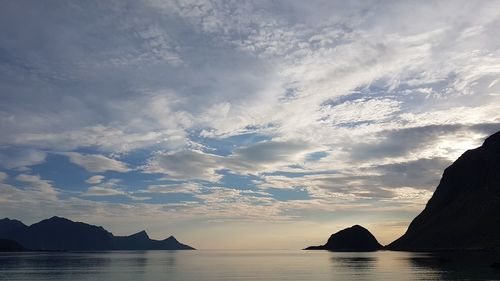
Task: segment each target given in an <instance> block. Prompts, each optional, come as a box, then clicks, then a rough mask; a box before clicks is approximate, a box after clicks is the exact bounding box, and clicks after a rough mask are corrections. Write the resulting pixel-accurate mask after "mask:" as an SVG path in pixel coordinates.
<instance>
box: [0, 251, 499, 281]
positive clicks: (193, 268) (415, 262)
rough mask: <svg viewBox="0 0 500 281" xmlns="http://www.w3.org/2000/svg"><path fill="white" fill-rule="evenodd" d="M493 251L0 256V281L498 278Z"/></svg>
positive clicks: (28, 254) (200, 252)
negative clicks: (446, 252) (450, 252)
mask: <svg viewBox="0 0 500 281" xmlns="http://www.w3.org/2000/svg"><path fill="white" fill-rule="evenodd" d="M495 261H500V257H499V256H498V255H495V254H491V253H476V254H467V255H465V254H429V253H409V252H390V251H379V252H371V253H332V252H324V251H130V252H127V251H124V252H96V253H89V252H86V253H57V252H53V253H17V254H1V253H0V281H3V280H31V281H46V280H72V281H90V280H119V281H128V280H134V281H135V280H179V281H181V280H213V281H215V280H217V281H219V280H266V281H272V280H297V281H298V280H384V281H385V280H500V270H499V269H495V268H493V267H490V265H491V264H492V263H493V262H495Z"/></svg>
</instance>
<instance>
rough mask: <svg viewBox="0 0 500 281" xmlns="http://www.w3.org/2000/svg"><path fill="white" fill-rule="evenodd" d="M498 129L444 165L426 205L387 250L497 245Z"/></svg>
mask: <svg viewBox="0 0 500 281" xmlns="http://www.w3.org/2000/svg"><path fill="white" fill-rule="evenodd" d="M499 233H500V132H497V133H495V134H494V135H492V136H490V137H488V138H487V139H486V140H485V141H484V143H483V145H482V146H481V147H478V148H476V149H473V150H469V151H467V152H465V153H464V154H463V155H462V156H460V158H458V159H457V160H456V161H455V162H454V163H453V164H452V165H451V166H449V167H448V168H446V170H445V171H444V174H443V176H442V178H441V181H440V183H439V185H438V187H437V188H436V191H435V192H434V194H433V196H432V198H431V199H430V200H429V202H428V203H427V205H426V207H425V209H424V210H423V211H422V212H421V213H420V214H419V215H418V216H417V217H416V218H415V219H414V220H413V221H412V222H411V224H410V226H409V227H408V230H407V231H406V233H405V234H404V235H403V236H401V237H400V238H399V239H397V240H396V241H394V242H392V243H391V244H389V245H388V246H387V249H390V250H406V251H439V250H485V249H495V250H500V236H499Z"/></svg>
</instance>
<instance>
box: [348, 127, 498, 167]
mask: <svg viewBox="0 0 500 281" xmlns="http://www.w3.org/2000/svg"><path fill="white" fill-rule="evenodd" d="M499 130H500V123H485V124H475V125H465V124H453V125H429V126H422V127H413V128H404V129H396V130H384V131H381V132H378V133H376V135H377V137H376V140H375V141H371V142H364V141H363V140H360V141H359V142H356V143H353V144H352V145H351V146H348V147H346V148H345V149H346V150H347V151H348V152H349V154H350V157H352V159H354V160H356V161H362V160H370V159H382V158H385V157H405V156H407V155H408V154H409V153H411V152H417V151H418V150H419V149H425V148H427V147H429V146H431V144H433V143H435V142H436V141H437V140H438V139H441V140H446V139H447V138H448V139H449V140H450V141H453V140H454V139H455V136H456V135H457V134H460V133H467V132H474V133H478V134H481V135H482V136H483V137H486V136H488V135H490V134H492V133H494V132H496V131H499Z"/></svg>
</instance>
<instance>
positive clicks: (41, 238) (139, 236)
mask: <svg viewBox="0 0 500 281" xmlns="http://www.w3.org/2000/svg"><path fill="white" fill-rule="evenodd" d="M3 225H5V228H3ZM0 238H5V239H10V240H14V241H16V242H18V243H20V244H21V245H23V246H24V247H26V248H29V249H33V250H69V251H95V250H192V249H194V248H192V247H190V246H188V245H184V244H182V243H179V242H178V241H177V240H175V238H173V237H169V238H167V239H165V240H161V241H158V240H152V239H150V238H149V236H148V235H147V233H146V232H145V231H141V232H139V233H136V234H133V235H130V236H114V235H113V234H112V233H111V232H108V231H107V230H105V229H104V228H102V227H101V226H94V225H90V224H86V223H82V222H74V221H71V220H68V219H65V218H60V217H52V218H50V219H46V220H42V221H40V222H38V223H35V224H33V225H31V226H26V225H24V224H22V223H21V222H19V221H15V220H8V219H4V220H0ZM172 238H173V239H172ZM165 241H167V242H165Z"/></svg>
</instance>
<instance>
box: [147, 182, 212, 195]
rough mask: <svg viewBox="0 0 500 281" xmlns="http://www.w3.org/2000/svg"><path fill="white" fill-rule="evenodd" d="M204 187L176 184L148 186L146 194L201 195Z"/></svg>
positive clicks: (193, 184) (189, 183)
mask: <svg viewBox="0 0 500 281" xmlns="http://www.w3.org/2000/svg"><path fill="white" fill-rule="evenodd" d="M201 190H202V187H201V186H200V185H199V184H196V183H192V182H188V183H175V184H155V185H150V186H148V188H147V190H145V191H144V192H148V193H188V194H193V193H200V192H201Z"/></svg>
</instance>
